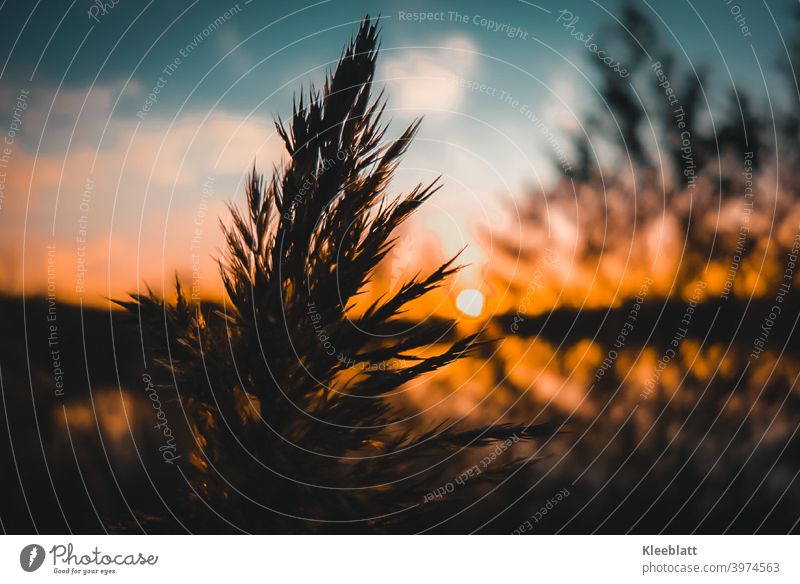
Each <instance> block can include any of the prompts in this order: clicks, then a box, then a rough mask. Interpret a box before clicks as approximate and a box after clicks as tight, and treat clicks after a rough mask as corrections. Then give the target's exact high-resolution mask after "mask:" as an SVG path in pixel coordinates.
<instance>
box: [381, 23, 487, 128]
mask: <svg viewBox="0 0 800 584" xmlns="http://www.w3.org/2000/svg"><path fill="white" fill-rule="evenodd" d="M475 50H476V49H475V46H474V45H473V44H472V42H470V41H469V40H468V39H467V38H464V37H452V38H450V39H449V40H448V41H447V42H445V43H443V44H442V45H441V47H439V48H436V49H430V48H425V49H413V48H412V49H403V50H402V51H399V52H391V53H387V56H386V57H385V58H384V61H383V67H382V71H381V75H380V78H381V79H384V80H385V81H386V84H387V89H388V93H389V95H391V103H390V105H391V106H392V107H393V108H397V109H399V110H405V113H407V114H408V115H409V116H418V115H422V114H434V115H437V116H447V115H448V113H449V112H451V111H453V110H455V109H457V108H458V106H459V105H460V103H461V100H462V98H463V95H464V88H463V87H462V86H461V85H460V80H461V79H465V78H466V79H469V78H470V75H473V74H474V69H475V62H476V58H475Z"/></svg>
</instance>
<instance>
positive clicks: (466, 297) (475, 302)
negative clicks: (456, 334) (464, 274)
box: [456, 288, 484, 316]
mask: <svg viewBox="0 0 800 584" xmlns="http://www.w3.org/2000/svg"><path fill="white" fill-rule="evenodd" d="M483 301H484V298H483V294H481V292H480V291H479V290H475V289H473V288H470V289H467V290H462V291H461V292H460V293H459V294H458V298H456V307H457V308H458V309H459V310H460V311H461V312H463V313H464V314H466V315H467V316H480V315H481V312H483Z"/></svg>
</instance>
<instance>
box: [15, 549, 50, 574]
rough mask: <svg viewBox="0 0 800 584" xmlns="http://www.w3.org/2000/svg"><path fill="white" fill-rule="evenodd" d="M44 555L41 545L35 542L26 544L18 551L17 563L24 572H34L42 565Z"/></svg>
mask: <svg viewBox="0 0 800 584" xmlns="http://www.w3.org/2000/svg"><path fill="white" fill-rule="evenodd" d="M44 556H45V553H44V548H43V547H42V546H40V545H38V544H35V543H32V544H30V545H26V546H25V547H24V548H22V551H21V552H20V553H19V565H20V566H22V569H23V570H25V571H26V572H35V571H36V570H38V569H39V568H41V567H42V564H43V563H44Z"/></svg>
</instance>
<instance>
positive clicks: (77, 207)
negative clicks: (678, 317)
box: [0, 0, 793, 304]
mask: <svg viewBox="0 0 800 584" xmlns="http://www.w3.org/2000/svg"><path fill="white" fill-rule="evenodd" d="M603 4H604V6H600V5H590V4H589V3H581V5H580V7H571V5H570V3H569V2H566V3H565V2H561V3H555V2H547V1H542V2H537V3H531V2H522V1H520V2H515V1H511V0H504V1H500V2H493V3H489V4H487V3H485V2H455V1H450V2H412V1H408V2H401V3H398V2H371V3H369V7H368V10H369V11H370V12H371V13H372V14H380V15H381V18H382V27H383V36H382V48H381V55H380V57H379V62H378V63H379V65H378V78H377V80H376V87H377V88H383V87H385V88H386V90H387V95H388V99H389V101H388V107H387V117H389V118H393V120H394V123H393V125H392V130H393V133H394V134H395V135H396V134H397V133H399V132H400V131H401V129H402V127H403V125H404V124H407V123H408V122H410V121H411V120H412V119H413V118H415V117H417V116H420V115H424V116H425V121H424V123H423V126H422V129H421V131H420V134H419V136H418V139H417V141H416V143H415V144H414V145H413V146H412V148H411V150H410V152H409V154H408V155H407V157H406V158H405V160H404V163H403V165H402V167H401V168H400V170H399V171H398V173H397V178H396V180H395V183H394V188H395V191H396V192H398V193H399V192H401V191H402V190H404V189H407V188H409V187H410V186H412V185H413V184H415V183H416V182H419V181H427V180H431V179H433V178H435V177H436V176H438V175H440V174H441V175H443V179H444V185H445V187H444V188H443V190H442V191H441V192H440V193H439V194H438V195H437V196H436V197H435V198H434V199H433V200H432V201H431V203H430V204H429V205H428V208H427V209H425V210H424V211H423V212H422V213H420V214H419V216H418V217H417V218H415V220H414V222H412V223H411V224H410V226H409V227H408V229H410V230H413V233H414V237H413V238H409V240H408V242H407V244H408V245H409V246H410V250H409V251H408V253H410V254H411V255H412V256H413V257H418V258H423V257H425V258H428V259H429V260H430V261H433V260H434V259H436V256H437V255H438V256H446V255H450V254H452V253H454V252H455V251H456V250H458V249H459V248H461V247H462V246H463V245H465V244H469V245H470V247H469V249H468V251H467V252H466V254H465V256H464V257H465V259H466V260H467V261H468V262H472V263H473V264H474V266H473V268H472V269H470V270H467V271H466V272H465V274H464V275H463V276H462V278H463V280H462V282H461V285H462V286H463V287H470V286H478V284H479V280H480V277H481V268H482V266H484V265H485V264H486V263H487V262H488V261H490V256H491V251H490V250H487V249H483V248H481V246H480V245H479V244H478V238H477V236H476V230H477V228H478V227H479V226H481V225H483V226H488V227H489V228H491V229H494V230H496V231H504V232H509V231H511V232H513V230H514V229H515V228H516V223H515V220H514V213H513V205H514V203H515V202H519V201H520V200H521V199H522V198H523V197H524V196H525V194H526V193H527V192H529V191H530V190H531V189H532V188H534V186H535V185H537V184H540V185H547V184H549V183H550V182H552V181H553V180H554V179H555V177H556V168H555V166H554V164H553V159H554V158H558V156H559V152H560V151H561V152H564V153H566V154H567V155H568V154H569V153H570V150H569V142H568V140H567V137H566V135H565V134H564V133H563V132H562V130H564V129H571V130H574V129H576V128H579V120H581V119H583V118H584V115H583V114H585V113H586V112H587V111H589V110H590V109H591V108H592V107H594V106H593V104H594V101H595V98H594V94H595V87H594V82H596V81H597V77H596V75H595V73H596V70H595V68H593V67H589V66H587V63H588V62H589V60H590V59H591V58H592V54H591V53H590V52H589V51H588V50H587V49H586V47H585V46H584V43H582V42H580V41H579V40H576V38H575V37H574V36H573V35H571V34H570V30H568V29H567V28H565V27H564V26H563V21H564V19H565V16H566V13H562V11H564V10H566V11H570V12H571V13H572V14H573V19H574V17H578V20H577V21H574V20H573V23H574V26H573V28H572V29H571V30H572V31H573V32H575V31H580V32H581V33H584V34H586V35H588V34H591V33H594V34H595V35H596V38H598V39H602V38H603V33H604V31H607V30H608V28H609V27H610V26H612V25H613V24H614V19H615V18H616V17H617V16H618V8H619V6H618V4H617V3H616V2H609V3H603ZM645 4H646V3H645ZM741 4H742V5H743V6H744V5H745V3H744V2H742V3H741ZM784 4H789V3H780V7H779V6H777V5H775V4H774V3H773V4H772V6H769V7H768V5H767V4H766V3H763V4H760V5H759V4H755V3H752V4H751V3H747V5H746V7H745V8H743V9H742V10H743V12H742V14H743V15H744V17H746V23H747V24H746V26H747V27H748V28H747V30H746V31H745V30H744V29H741V28H740V25H741V22H740V23H737V21H736V19H735V17H734V15H733V14H732V12H731V7H730V6H732V5H733V4H731V5H730V6H729V5H728V4H726V2H724V1H720V2H713V3H712V2H708V3H706V2H702V3H701V2H678V3H672V2H670V3H666V2H662V3H651V4H650V5H647V6H646V10H649V11H650V13H651V14H652V16H653V20H654V22H655V23H656V25H657V26H658V27H659V30H658V32H659V35H660V36H661V37H662V38H663V39H666V42H668V46H669V47H670V48H671V49H672V50H674V51H675V52H676V53H677V54H678V55H682V58H683V62H681V63H679V66H680V67H682V68H685V69H689V70H690V69H691V68H692V67H700V66H701V65H705V66H707V67H708V69H709V71H710V72H711V74H710V76H709V77H708V82H709V83H713V84H715V87H716V88H717V90H716V91H714V92H713V95H712V94H709V96H708V109H709V111H710V112H711V113H712V115H713V114H714V112H717V111H720V110H721V109H722V108H725V107H726V106H727V102H726V101H725V97H726V96H727V94H728V92H729V90H730V88H731V87H732V84H733V83H736V85H737V86H740V87H741V88H744V89H746V90H747V91H749V92H750V93H751V96H752V97H753V99H754V101H755V102H756V104H758V105H761V104H766V103H769V105H771V106H772V107H774V108H779V107H780V106H781V104H782V103H783V101H784V99H785V92H784V91H783V86H782V85H780V84H779V83H778V76H779V75H780V71H779V70H778V67H777V66H776V63H777V61H778V56H779V54H780V52H781V51H782V50H783V43H784V41H783V38H782V36H781V35H782V34H783V35H786V34H788V33H789V32H792V30H793V29H792V26H793V25H792V23H791V21H790V20H789V19H788V18H787V15H788V8H786V7H784ZM98 6H99V5H98V4H94V3H91V2H88V1H81V2H78V1H73V2H72V3H71V4H67V3H58V5H57V7H54V6H45V5H44V3H38V2H37V3H36V4H35V5H34V3H30V6H28V5H27V4H26V5H21V4H20V5H18V6H16V7H11V8H9V7H7V6H2V7H0V29H2V34H0V45H2V48H3V50H2V54H3V55H8V58H7V59H6V60H5V62H4V63H3V64H2V68H1V69H0V78H1V79H2V82H1V85H0V103H2V104H3V106H2V107H3V110H2V112H0V118H2V124H1V125H2V128H3V134H4V144H3V146H4V147H5V148H6V150H5V153H4V154H3V151H0V154H3V156H2V159H0V172H2V173H3V174H2V177H0V180H2V183H0V185H2V190H0V274H2V276H0V291H3V292H7V293H15V294H20V293H23V292H24V293H25V294H26V295H29V294H41V293H44V291H45V289H46V286H47V273H48V272H47V267H48V249H49V250H50V252H51V256H50V257H52V258H54V260H53V261H54V265H55V270H56V274H57V281H56V288H57V294H58V296H59V298H60V299H61V300H66V301H73V302H74V301H77V300H78V299H79V298H82V299H83V301H84V302H86V303H90V304H98V303H102V302H104V300H103V298H104V297H120V296H122V295H123V294H124V293H125V292H127V291H131V290H135V289H136V288H137V287H140V286H142V285H143V284H144V283H145V282H146V283H148V284H150V285H151V286H153V288H155V289H157V290H158V289H161V288H162V287H163V286H164V285H165V284H166V285H170V281H171V280H172V278H173V274H174V273H175V272H178V273H180V274H181V276H182V277H183V278H185V279H187V280H191V279H192V275H193V270H194V275H195V276H199V279H198V284H199V286H200V288H201V291H202V293H203V295H206V296H219V295H220V285H219V281H218V278H217V276H216V265H215V262H214V259H213V258H214V256H216V255H217V254H218V249H219V247H220V244H221V238H220V233H219V229H218V226H217V222H218V218H220V217H224V216H225V203H226V202H227V201H241V200H242V196H243V195H242V192H243V189H242V180H243V178H244V176H245V173H246V172H247V171H248V170H249V168H250V167H251V166H252V164H253V161H254V160H255V161H256V163H257V166H258V168H259V169H260V170H261V171H263V172H267V173H269V171H270V169H271V167H272V165H273V164H278V163H280V160H281V157H282V156H283V154H284V153H283V151H282V146H281V144H280V143H279V140H278V138H277V135H276V134H275V131H274V127H273V125H272V119H273V116H275V115H280V116H282V117H283V118H286V117H287V116H288V115H289V114H290V111H291V103H292V95H293V94H295V93H297V92H298V91H299V89H300V87H301V86H302V87H304V88H307V87H308V85H309V83H312V82H313V83H315V84H316V85H317V86H318V87H319V86H321V84H322V81H323V79H324V75H325V73H326V72H327V71H329V70H330V69H331V68H332V67H333V66H334V64H335V62H336V60H337V59H338V57H339V55H340V51H341V47H342V46H343V44H344V42H345V41H346V40H347V39H349V38H350V36H351V35H352V34H353V33H354V32H355V30H356V28H357V24H358V22H359V20H360V19H361V17H362V16H363V14H364V13H365V12H366V11H367V6H366V3H362V2H345V1H342V0H328V1H322V2H316V3H308V4H302V3H297V4H291V5H287V4H280V3H275V2H270V3H266V2H260V1H259V0H252V1H250V0H242V1H240V2H238V3H220V2H211V1H200V0H197V1H195V2H191V3H189V2H187V3H173V2H170V3H165V2H150V3H148V4H146V5H144V4H142V3H134V2H129V1H127V0H119V2H118V3H117V4H116V5H113V6H112V3H111V2H108V3H107V6H108V7H107V8H106V9H102V10H101V9H100V8H98ZM651 6H652V8H651ZM15 11H16V12H15ZM420 13H424V14H426V16H425V18H424V21H420V20H421V19H422V17H420V16H419V15H420ZM413 15H417V16H413ZM779 33H780V34H779ZM600 44H601V45H602V41H601V42H600ZM608 52H609V54H613V45H609V48H608ZM654 59H655V56H654ZM762 76H763V78H762ZM776 87H781V89H780V90H779V91H776V90H775V89H773V88H776ZM767 88H769V90H768V89H767ZM598 154H599V155H600V156H602V152H599V153H598ZM48 246H51V247H50V248H48ZM418 263H423V264H424V261H423V260H422V259H420V260H419V262H418ZM415 265H416V263H415Z"/></svg>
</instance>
